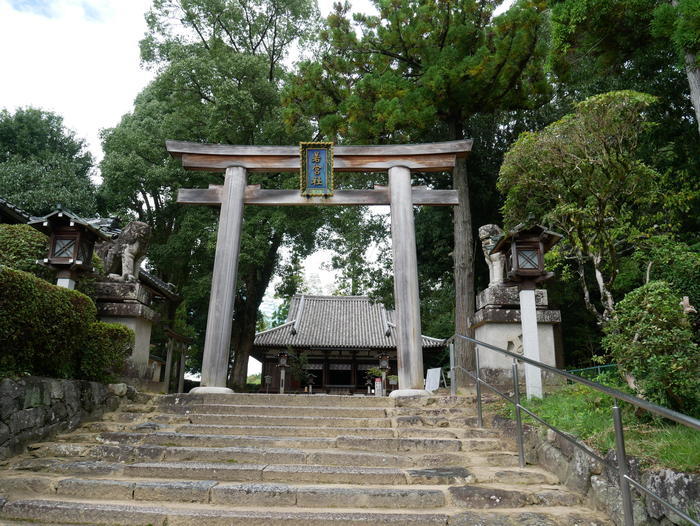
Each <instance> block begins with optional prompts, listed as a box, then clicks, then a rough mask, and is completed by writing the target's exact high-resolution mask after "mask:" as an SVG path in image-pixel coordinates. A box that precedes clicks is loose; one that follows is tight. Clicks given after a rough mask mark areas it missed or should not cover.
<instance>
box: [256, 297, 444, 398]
mask: <svg viewBox="0 0 700 526" xmlns="http://www.w3.org/2000/svg"><path fill="white" fill-rule="evenodd" d="M395 333H396V325H395V316H394V311H393V310H387V309H386V308H385V307H384V305H382V304H381V303H376V302H373V301H372V300H370V298H368V297H365V296H307V295H298V296H294V297H293V298H292V301H291V304H290V306H289V314H288V315H287V321H286V322H285V323H283V324H282V325H279V326H277V327H274V328H272V329H268V330H266V331H262V332H259V333H257V334H256V335H255V342H254V344H253V351H252V353H251V354H252V356H253V357H254V358H256V359H257V360H259V361H260V362H262V364H263V366H262V383H261V387H262V390H263V391H264V390H265V389H266V386H265V376H267V375H269V376H271V377H272V383H271V384H270V385H269V390H270V392H277V391H278V390H279V381H280V370H279V367H278V363H279V354H280V353H281V352H287V353H289V354H290V355H291V354H292V353H295V354H299V353H306V356H307V357H308V367H307V369H308V370H309V371H310V372H311V373H312V374H313V375H314V380H313V384H312V385H313V389H314V392H317V393H328V394H354V393H366V392H367V386H366V378H365V372H366V371H367V370H368V369H370V368H373V367H374V368H376V367H377V366H378V365H379V359H378V356H379V355H380V354H384V353H385V354H388V355H389V365H390V369H389V371H388V372H387V375H396V374H397V362H396V334H395ZM421 343H422V348H423V351H424V352H425V351H429V352H438V351H440V350H441V349H443V348H444V347H445V344H444V340H442V339H438V338H431V337H429V336H421ZM286 384H287V387H286V390H287V392H294V391H299V390H302V391H303V387H302V386H300V384H299V382H298V381H296V380H294V379H293V378H291V377H290V374H289V371H287V380H286ZM394 387H396V386H394Z"/></svg>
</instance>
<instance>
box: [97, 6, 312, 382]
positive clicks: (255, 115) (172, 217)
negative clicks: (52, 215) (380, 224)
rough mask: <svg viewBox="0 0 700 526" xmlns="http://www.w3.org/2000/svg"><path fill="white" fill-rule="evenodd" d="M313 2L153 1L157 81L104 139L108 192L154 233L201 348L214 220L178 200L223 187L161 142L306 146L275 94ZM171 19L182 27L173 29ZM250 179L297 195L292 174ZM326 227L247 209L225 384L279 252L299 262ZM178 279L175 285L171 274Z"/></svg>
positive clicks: (276, 268) (303, 214)
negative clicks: (181, 163) (180, 194)
mask: <svg viewBox="0 0 700 526" xmlns="http://www.w3.org/2000/svg"><path fill="white" fill-rule="evenodd" d="M315 13H316V11H315V7H314V5H313V3H312V2H310V1H307V0H285V1H261V2H245V3H244V2H240V3H237V2H227V3H222V2H220V1H215V0H197V1H184V0H183V1H163V0H161V1H156V2H154V4H153V8H152V9H151V11H150V12H149V13H148V15H147V22H148V25H149V32H148V34H147V36H146V38H145V39H144V40H143V41H142V43H141V49H142V57H143V59H144V61H145V62H146V63H147V64H148V65H150V66H151V67H153V68H156V69H157V70H158V72H159V75H158V78H157V79H156V81H154V83H153V84H152V85H151V86H150V87H149V88H147V90H145V91H144V92H143V93H142V94H141V95H140V96H139V98H138V99H137V101H136V107H135V110H134V112H133V114H131V115H127V116H125V117H124V118H123V119H122V122H121V123H120V125H119V126H118V127H117V128H115V129H114V130H110V131H108V132H107V133H106V134H105V139H104V140H105V160H104V161H103V164H102V171H103V177H104V179H105V184H104V187H103V197H104V199H105V200H106V201H107V202H108V203H109V206H110V209H111V210H120V209H121V210H124V212H126V213H128V214H133V215H136V216H138V217H140V218H142V219H143V220H146V221H148V222H149V223H150V224H151V225H152V226H153V227H154V238H153V241H152V243H153V245H152V250H151V255H150V262H151V264H152V265H153V267H154V269H156V270H157V272H158V273H160V274H161V275H163V276H165V277H166V279H168V280H169V281H172V282H174V283H176V284H178V285H179V286H180V287H181V290H182V291H183V294H184V295H185V300H186V304H187V306H188V309H189V312H188V315H189V319H190V322H191V323H192V324H193V325H194V326H195V328H196V329H197V331H198V341H199V342H200V345H201V341H202V337H203V333H204V328H205V326H206V314H207V310H208V298H209V290H210V285H211V268H212V266H213V256H214V246H215V239H216V215H215V213H212V212H211V211H210V210H202V209H198V208H192V209H191V210H186V209H185V207H183V206H181V205H177V204H176V203H175V195H176V192H177V189H178V188H180V187H183V186H187V187H197V186H206V185H207V184H209V183H215V182H218V183H220V182H221V176H220V175H207V174H204V175H203V174H201V173H191V172H190V173H187V172H185V171H183V170H182V169H181V168H179V167H178V166H177V163H176V162H174V161H173V160H172V159H170V158H169V157H168V156H167V154H166V152H165V149H164V147H163V145H164V141H165V140H166V139H178V140H192V141H202V142H214V143H216V142H222V143H228V144H288V143H294V142H297V141H299V140H303V139H307V138H308V134H309V130H308V128H305V127H303V126H299V127H297V128H295V129H292V130H289V129H287V128H286V127H285V126H284V124H283V122H282V119H281V106H280V98H279V90H280V87H281V85H282V84H283V83H284V81H285V78H286V73H285V71H284V68H283V65H282V63H281V60H282V59H283V58H284V56H285V54H286V53H287V51H288V50H289V48H290V45H291V44H292V43H293V42H295V41H298V40H299V39H302V38H303V37H304V36H305V34H306V31H307V29H305V28H308V27H309V26H308V24H307V23H306V21H307V20H308V19H311V18H313V17H314V16H315ZM173 20H176V21H177V22H175V23H173ZM249 182H250V183H251V184H261V185H262V186H263V187H266V188H296V187H298V175H296V174H265V173H251V174H250V175H249ZM322 224H323V212H322V211H321V210H319V209H317V208H314V207H309V208H296V209H289V208H281V207H247V208H246V210H245V215H244V231H243V236H242V244H241V255H240V259H239V266H238V275H239V281H238V286H237V294H236V303H235V314H234V326H233V335H232V339H231V346H232V349H233V350H234V351H235V356H234V360H233V366H232V371H231V374H230V384H231V385H235V386H242V385H244V384H245V380H246V376H247V366H248V357H249V354H250V350H251V348H252V342H253V338H254V335H255V327H256V321H257V318H258V307H259V306H260V303H261V301H262V298H263V295H264V293H265V290H266V289H267V286H268V284H269V282H270V280H271V278H272V276H273V275H274V274H275V273H277V272H283V270H284V269H283V268H282V267H283V266H284V262H282V261H281V259H280V252H281V251H282V249H283V248H285V249H286V250H287V251H289V252H290V253H291V254H293V255H294V256H295V257H296V258H297V259H298V258H301V257H303V256H305V255H307V254H308V253H310V252H311V251H312V250H313V248H314V247H315V245H316V241H317V238H318V235H319V231H320V228H321V226H322ZM170 278H171V279H170Z"/></svg>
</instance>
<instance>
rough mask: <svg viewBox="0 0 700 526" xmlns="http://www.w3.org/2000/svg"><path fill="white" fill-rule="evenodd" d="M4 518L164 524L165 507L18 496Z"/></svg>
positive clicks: (5, 509) (136, 525)
mask: <svg viewBox="0 0 700 526" xmlns="http://www.w3.org/2000/svg"><path fill="white" fill-rule="evenodd" d="M2 513H3V516H4V517H5V518H12V519H23V520H26V521H37V520H41V521H45V520H46V519H47V518H50V520H51V521H52V522H54V523H64V524H65V523H73V524H75V523H77V524H112V525H124V526H127V525H128V526H146V525H151V526H162V525H163V524H165V518H166V511H165V510H164V509H163V508H146V507H141V506H139V507H136V506H131V505H125V504H98V503H89V504H86V503H83V502H68V501H55V500H17V501H14V502H9V503H7V504H6V505H5V506H4V507H3V509H2Z"/></svg>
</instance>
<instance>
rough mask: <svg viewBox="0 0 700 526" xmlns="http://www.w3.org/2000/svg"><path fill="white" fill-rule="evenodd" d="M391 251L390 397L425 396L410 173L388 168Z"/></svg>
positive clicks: (397, 167)
mask: <svg viewBox="0 0 700 526" xmlns="http://www.w3.org/2000/svg"><path fill="white" fill-rule="evenodd" d="M389 196H390V206H391V249H392V252H393V259H394V301H395V303H396V347H397V349H396V356H397V362H398V369H399V371H398V372H399V388H398V389H397V390H395V391H392V392H391V394H390V396H391V397H397V396H417V395H418V396H421V395H429V394H430V393H428V391H426V390H425V386H424V384H423V345H422V340H421V325H420V299H419V296H418V256H417V254H416V230H415V225H414V221H413V200H412V197H411V170H410V169H408V168H407V167H405V166H394V167H392V168H389Z"/></svg>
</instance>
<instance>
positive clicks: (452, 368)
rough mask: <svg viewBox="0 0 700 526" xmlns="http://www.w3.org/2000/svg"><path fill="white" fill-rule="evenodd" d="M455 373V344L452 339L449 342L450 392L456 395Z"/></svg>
mask: <svg viewBox="0 0 700 526" xmlns="http://www.w3.org/2000/svg"><path fill="white" fill-rule="evenodd" d="M456 376H457V375H456V374H455V344H454V340H453V341H452V342H451V343H450V394H451V395H452V396H457V382H455V380H456Z"/></svg>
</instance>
